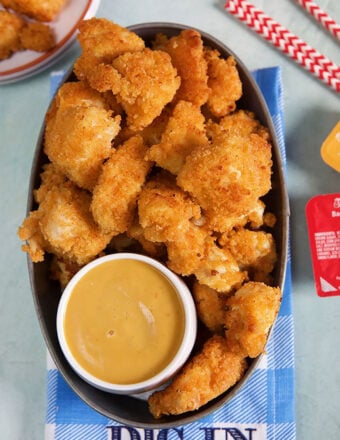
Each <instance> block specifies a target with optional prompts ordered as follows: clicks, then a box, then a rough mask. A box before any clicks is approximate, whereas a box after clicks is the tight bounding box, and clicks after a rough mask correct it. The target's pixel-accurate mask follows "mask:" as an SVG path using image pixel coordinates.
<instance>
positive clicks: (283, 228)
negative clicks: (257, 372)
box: [27, 23, 289, 428]
mask: <svg viewBox="0 0 340 440" xmlns="http://www.w3.org/2000/svg"><path fill="white" fill-rule="evenodd" d="M129 29H130V30H132V31H134V32H135V33H137V34H138V35H139V36H140V37H142V38H143V39H144V40H145V42H146V44H147V45H148V43H149V42H150V41H151V40H152V39H153V37H154V36H155V34H157V33H160V32H161V33H164V34H165V35H167V36H168V37H171V36H173V35H177V34H178V33H179V32H180V31H181V30H183V29H190V27H189V26H184V25H181V24H175V23H143V24H137V25H134V26H130V27H129ZM191 29H192V28H191ZM197 30H198V31H199V32H200V34H201V35H202V38H203V41H204V43H205V44H207V45H209V46H210V47H212V48H216V49H218V50H219V51H220V53H221V54H222V56H224V57H227V56H229V55H233V56H234V57H235V59H236V61H237V66H238V70H239V74H240V77H241V80H242V83H243V97H242V98H241V100H240V101H238V108H244V109H247V110H250V111H253V112H254V113H255V114H256V116H257V118H258V119H259V120H260V122H261V123H262V124H263V125H265V126H267V127H268V129H269V132H270V136H271V139H272V145H273V150H272V154H273V174H272V190H271V191H270V193H269V194H268V196H266V198H265V203H266V205H267V207H268V208H269V210H270V211H272V212H274V213H275V215H276V216H277V223H276V226H275V229H274V237H275V240H276V246H277V252H278V262H277V265H276V268H275V271H274V285H276V286H280V287H281V289H283V285H284V279H285V271H286V263H287V246H288V217H289V207H288V197H287V190H286V185H285V176H284V167H283V162H282V158H281V155H280V150H279V145H278V142H277V137H276V133H275V129H274V126H273V123H272V120H271V116H270V113H269V111H268V108H267V106H266V103H265V101H264V98H263V96H262V93H261V92H260V90H259V88H258V86H257V84H256V83H255V81H254V79H253V77H252V75H251V73H250V72H249V71H248V69H247V68H246V67H245V65H244V64H243V62H242V61H241V60H240V59H239V58H238V56H237V55H236V54H234V53H233V52H232V50H230V49H229V48H228V47H227V46H226V45H224V44H223V43H221V42H220V41H218V40H217V39H215V38H214V37H212V36H211V35H208V34H207V33H205V32H202V31H200V30H199V29H197ZM72 80H74V76H73V74H72V71H69V72H68V73H67V74H66V75H65V77H64V79H63V82H65V81H72ZM44 129H45V125H44V124H43V125H42V128H41V132H40V136H39V139H38V141H37V146H36V152H35V156H34V160H33V164H32V170H31V179H30V186H29V195H28V203H27V212H30V211H31V210H33V209H35V208H36V206H35V203H34V199H33V190H34V189H35V188H37V187H38V185H39V182H40V178H39V176H40V173H41V167H42V164H43V163H45V162H47V158H46V156H45V155H44V152H43V139H44ZM49 264H50V261H49V259H48V258H46V260H45V261H44V262H42V263H38V264H37V263H34V264H33V263H32V262H31V261H30V259H29V258H28V269H29V275H30V281H31V287H32V293H33V299H34V303H35V309H36V313H37V317H38V320H39V323H40V327H41V331H42V333H43V336H44V339H45V342H46V344H47V347H48V350H49V352H50V354H51V356H52V358H53V360H54V362H55V364H56V365H57V367H58V369H59V371H60V372H61V374H62V376H63V377H64V378H65V380H66V381H67V383H68V384H69V385H70V387H71V388H72V389H73V390H74V391H75V392H76V394H77V395H78V396H79V397H80V398H81V399H82V400H83V401H85V402H86V403H87V404H88V405H90V406H91V407H92V408H94V409H95V410H96V411H98V412H99V413H101V414H103V415H105V416H107V417H109V418H111V419H114V420H116V421H118V422H120V423H123V424H128V425H133V426H136V427H145V428H170V427H175V426H178V425H182V424H185V423H190V422H193V421H196V420H197V419H200V418H201V417H204V416H206V415H207V414H209V413H211V412H212V411H215V410H216V409H218V408H219V407H221V406H222V405H225V404H227V403H228V401H229V400H230V399H231V398H232V397H234V396H235V394H237V393H238V392H239V391H240V389H241V388H242V386H243V385H244V384H245V383H246V382H247V380H248V378H249V377H250V376H251V374H252V372H253V371H254V368H255V367H256V365H257V363H258V362H259V360H260V358H261V356H260V357H259V358H257V359H254V360H252V361H251V363H250V365H249V368H248V370H247V372H246V374H245V375H244V377H243V378H242V379H241V380H240V381H239V382H238V383H237V384H236V385H235V386H234V387H233V388H232V389H230V390H228V391H227V392H225V393H224V394H222V395H221V396H219V397H217V398H216V399H214V400H212V401H211V402H209V403H208V404H206V405H205V406H203V407H202V408H200V409H199V410H197V411H195V412H191V413H185V414H183V415H180V416H174V417H164V418H161V419H158V420H155V419H154V418H153V417H152V415H151V414H150V412H149V410H148V406H147V403H146V402H145V401H142V400H139V399H135V398H133V397H129V396H121V395H114V394H108V393H105V392H102V391H100V390H97V389H95V388H93V387H91V386H90V385H88V384H87V383H86V382H84V381H83V380H82V379H81V378H80V377H79V376H77V375H76V374H75V373H74V371H73V370H72V369H71V367H70V366H69V364H68V363H67V361H66V359H65V358H64V356H63V354H62V352H61V349H60V346H59V343H58V340H57V332H56V313H57V307H58V302H59V299H60V295H61V291H60V287H59V285H58V283H55V282H53V281H51V280H50V278H49Z"/></svg>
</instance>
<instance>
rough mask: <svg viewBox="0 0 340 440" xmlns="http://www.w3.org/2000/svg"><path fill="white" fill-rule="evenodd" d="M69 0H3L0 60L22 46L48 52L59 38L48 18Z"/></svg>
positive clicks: (58, 11) (55, 13) (50, 18)
mask: <svg viewBox="0 0 340 440" xmlns="http://www.w3.org/2000/svg"><path fill="white" fill-rule="evenodd" d="M65 1H66V0H53V1H46V0H0V7H1V6H3V8H4V9H0V61H1V60H5V59H7V58H10V57H11V56H12V55H13V54H14V53H16V52H20V51H23V50H33V51H36V52H46V51H48V50H51V49H52V48H53V47H54V46H55V44H56V39H55V35H54V32H53V29H52V27H51V26H50V25H49V22H51V21H52V20H54V19H55V18H56V17H57V16H58V14H59V13H60V11H61V10H62V8H63V6H64V4H65Z"/></svg>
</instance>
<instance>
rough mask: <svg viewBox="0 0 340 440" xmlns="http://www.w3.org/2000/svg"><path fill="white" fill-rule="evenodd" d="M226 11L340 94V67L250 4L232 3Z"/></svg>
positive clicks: (230, 0) (227, 5) (238, 0)
mask: <svg viewBox="0 0 340 440" xmlns="http://www.w3.org/2000/svg"><path fill="white" fill-rule="evenodd" d="M225 8H226V9H227V10H228V11H229V12H230V13H231V14H233V15H234V16H236V17H237V18H238V19H239V20H240V21H242V22H244V23H245V24H246V25H247V26H248V27H249V28H251V29H252V30H254V31H255V32H257V33H258V34H259V35H261V36H262V37H263V38H265V39H266V40H268V41H269V42H270V43H272V44H273V45H274V46H275V47H277V48H279V49H280V50H281V51H282V52H284V53H285V54H287V55H288V56H289V57H290V58H292V59H293V60H294V61H296V62H297V63H298V64H300V65H301V66H302V67H304V68H305V69H306V70H308V71H309V72H310V73H312V74H313V75H314V76H316V77H317V78H318V79H319V80H321V81H322V82H324V83H325V84H327V85H328V86H330V87H332V88H333V89H334V90H335V91H337V92H340V79H338V78H337V75H339V67H338V66H337V65H336V64H334V63H333V62H332V61H330V60H328V59H327V58H326V57H325V56H324V55H322V54H320V53H319V52H317V51H316V50H315V49H313V48H312V47H310V46H308V45H307V44H306V43H305V42H304V41H302V40H301V39H299V38H298V37H296V36H295V35H294V34H292V33H291V32H290V31H288V30H287V29H285V28H283V26H281V25H280V24H279V23H277V22H275V21H274V20H273V19H271V18H270V17H268V16H267V15H265V14H264V13H263V12H262V11H261V10H259V9H257V8H255V7H254V6H253V5H252V4H250V3H249V2H248V1H246V0H229V1H227V2H226V4H225ZM274 29H276V30H277V31H278V32H279V33H277V32H275V31H274Z"/></svg>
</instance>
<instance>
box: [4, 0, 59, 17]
mask: <svg viewBox="0 0 340 440" xmlns="http://www.w3.org/2000/svg"><path fill="white" fill-rule="evenodd" d="M65 2H66V0H49V1H46V0H0V4H2V6H4V7H5V8H9V9H12V10H13V11H15V12H18V13H19V14H23V15H27V16H28V17H31V18H34V19H35V20H38V21H52V20H54V18H56V16H57V15H58V14H59V13H60V12H61V10H62V8H63V6H64V4H65Z"/></svg>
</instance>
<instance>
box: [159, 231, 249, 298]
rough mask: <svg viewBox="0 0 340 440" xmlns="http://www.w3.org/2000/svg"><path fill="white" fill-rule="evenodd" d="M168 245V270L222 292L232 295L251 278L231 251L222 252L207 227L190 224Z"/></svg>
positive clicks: (223, 250) (224, 250)
mask: <svg viewBox="0 0 340 440" xmlns="http://www.w3.org/2000/svg"><path fill="white" fill-rule="evenodd" d="M166 244H167V250H168V261H167V265H168V267H169V268H170V269H171V270H173V271H174V272H176V273H177V274H179V275H183V276H189V275H195V277H196V278H197V280H198V281H199V282H200V283H201V284H204V285H206V286H209V287H210V288H212V289H215V290H217V291H218V292H224V293H228V292H230V291H231V290H232V289H234V288H237V287H239V286H240V285H241V284H242V282H243V281H244V280H245V279H246V278H247V272H244V271H241V270H240V268H239V266H238V264H237V262H236V260H235V258H234V257H233V256H232V255H231V253H230V252H229V251H228V250H227V249H221V248H220V247H219V246H218V245H217V243H216V239H215V238H214V237H212V236H210V235H209V232H208V231H207V230H206V229H205V228H200V227H197V226H195V225H193V224H189V227H188V229H187V231H186V232H181V233H178V234H177V236H176V238H175V239H174V240H173V241H169V242H167V243H166Z"/></svg>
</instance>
